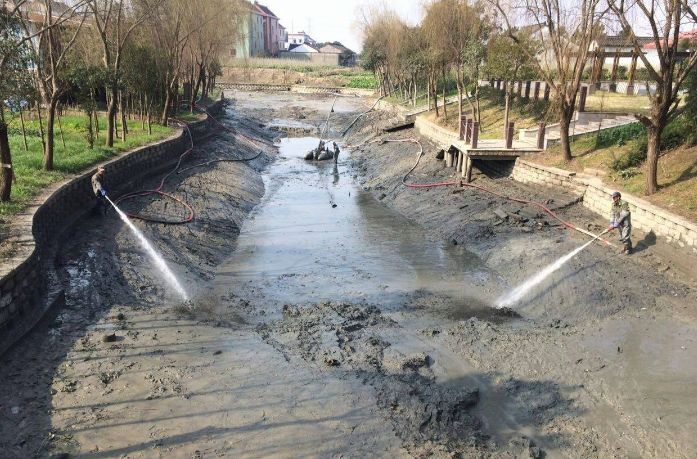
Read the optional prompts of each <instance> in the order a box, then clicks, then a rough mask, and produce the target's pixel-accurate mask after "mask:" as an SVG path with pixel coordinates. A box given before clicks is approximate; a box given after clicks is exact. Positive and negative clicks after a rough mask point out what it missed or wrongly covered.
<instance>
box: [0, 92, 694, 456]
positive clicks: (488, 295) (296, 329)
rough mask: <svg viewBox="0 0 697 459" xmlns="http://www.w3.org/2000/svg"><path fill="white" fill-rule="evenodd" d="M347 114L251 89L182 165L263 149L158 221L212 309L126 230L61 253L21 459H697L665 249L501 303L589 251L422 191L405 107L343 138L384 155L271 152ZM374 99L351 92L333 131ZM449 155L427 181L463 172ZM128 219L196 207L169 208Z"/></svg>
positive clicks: (31, 365) (6, 379)
mask: <svg viewBox="0 0 697 459" xmlns="http://www.w3.org/2000/svg"><path fill="white" fill-rule="evenodd" d="M334 102H335V101H334V97H333V96H312V97H311V96H302V95H295V94H260V93H252V94H247V93H239V92H236V93H235V94H234V101H233V104H232V106H231V109H230V111H229V112H228V117H227V118H226V120H225V121H224V122H225V123H226V124H227V125H228V126H230V127H232V128H234V129H236V132H237V134H236V135H233V134H231V133H230V132H226V131H221V135H220V136H219V137H216V138H214V139H211V140H209V141H208V142H206V143H203V144H201V145H200V146H198V147H197V150H196V154H195V155H194V157H193V158H192V159H190V160H187V162H186V163H185V164H183V166H182V167H183V168H185V167H188V166H190V165H194V164H198V163H200V162H205V161H210V160H214V159H221V158H241V157H252V156H254V155H256V154H257V153H258V152H259V151H261V152H262V154H261V155H260V156H259V157H257V158H256V159H255V160H254V161H252V162H249V163H245V162H216V163H212V164H208V165H205V166H202V167H199V168H195V169H189V170H187V171H186V172H184V173H182V174H180V175H175V176H173V178H172V181H171V182H168V183H169V184H168V186H167V187H166V188H167V189H169V190H175V194H176V195H177V196H180V197H185V198H186V200H187V201H188V202H189V203H191V204H193V206H194V208H195V210H196V212H197V217H196V220H195V221H194V223H193V224H191V225H184V226H163V225H157V224H156V225H153V224H145V223H142V222H138V223H137V224H138V226H139V227H140V228H141V229H143V231H144V232H145V233H146V235H147V236H148V237H149V238H150V239H151V240H152V241H153V242H154V245H155V246H156V247H157V249H158V250H159V251H161V252H162V253H163V255H164V257H165V259H166V260H167V262H168V263H169V264H170V266H171V267H172V268H173V270H174V271H175V273H176V274H177V275H178V276H179V277H180V278H181V280H182V283H183V284H184V285H185V287H186V288H187V290H188V291H189V293H190V294H191V296H192V297H193V298H194V303H193V308H192V309H189V308H185V307H182V305H181V304H179V301H178V299H177V298H176V297H175V296H173V295H172V294H171V292H169V291H168V290H167V289H166V288H165V287H164V285H163V282H162V281H161V279H160V278H159V276H158V275H157V274H156V273H155V272H153V270H152V269H151V268H150V263H149V260H148V259H147V257H146V255H145V254H144V252H143V250H142V249H141V248H140V247H139V246H138V245H137V244H136V242H135V241H134V239H133V238H132V236H131V235H130V233H129V232H128V231H127V229H126V228H125V227H124V226H123V225H122V224H121V223H119V222H118V220H116V218H115V216H114V215H111V216H110V217H107V219H106V220H103V219H98V218H97V217H90V218H88V219H85V220H83V221H81V222H79V224H78V225H77V226H76V228H75V231H73V232H72V233H71V237H69V238H66V240H65V243H64V244H63V247H62V250H61V251H60V257H59V259H58V260H57V263H58V264H59V267H60V268H61V269H60V271H61V272H62V274H63V282H64V283H65V285H66V286H67V287H68V289H67V293H66V301H67V305H66V307H65V308H64V309H63V310H61V311H56V313H55V314H54V315H52V316H51V317H47V318H46V320H45V321H44V322H43V323H42V324H41V326H40V327H39V328H38V329H37V330H36V331H35V332H33V333H32V334H31V335H30V336H28V337H27V338H26V339H24V340H23V341H22V342H20V343H19V345H18V346H16V347H15V348H14V349H13V350H12V351H11V352H9V353H8V354H6V355H5V356H3V358H2V360H0V365H1V368H2V370H3V371H2V373H1V374H0V425H1V427H2V429H0V451H3V454H5V455H6V456H8V457H18V458H19V457H21V458H24V457H33V456H37V457H50V456H51V455H53V454H56V455H60V454H64V455H65V454H67V455H69V456H67V457H72V456H76V457H93V458H100V457H143V458H150V457H366V456H367V457H505V458H513V457H543V456H544V455H546V457H627V456H645V457H689V456H690V454H691V452H692V451H694V450H695V448H697V444H696V443H695V439H694V438H692V437H693V436H692V435H691V432H692V430H694V429H693V426H694V422H693V419H692V413H694V411H695V409H696V408H697V406H696V404H697V401H696V400H697V397H695V395H697V387H696V386H695V382H694V381H696V380H697V378H696V377H697V374H696V373H697V369H695V368H694V365H693V362H694V361H696V359H697V342H696V341H695V338H694V337H695V336H697V334H695V332H696V331H697V330H696V328H697V325H695V320H696V319H697V317H696V314H695V311H694V304H695V303H696V301H695V299H696V296H695V290H694V287H692V286H691V285H690V284H689V282H688V281H687V280H684V279H683V278H682V276H679V275H678V274H676V275H671V273H672V271H673V270H672V269H670V270H668V271H667V272H663V271H661V270H662V268H663V267H665V266H668V263H669V260H666V259H664V258H661V256H659V255H656V252H655V247H656V246H653V245H650V244H649V243H648V242H647V241H645V242H644V243H643V244H642V245H641V247H642V250H641V251H640V252H639V253H638V256H636V257H631V258H626V257H622V258H621V257H619V256H618V255H617V254H616V253H615V252H613V251H610V250H608V249H607V248H606V247H603V246H600V245H598V246H593V247H592V248H591V249H589V250H587V251H586V252H584V253H582V254H581V255H580V256H579V257H577V258H576V259H574V260H573V261H572V262H570V263H569V264H568V265H567V266H565V268H563V269H562V270H560V271H558V272H557V273H556V274H555V275H554V276H553V277H552V278H551V279H550V280H549V282H547V283H546V284H544V285H543V286H541V288H540V289H538V290H537V291H535V292H533V293H532V295H530V297H528V298H527V299H525V301H524V302H523V303H522V304H521V305H518V306H517V307H516V308H515V309H514V310H496V309H493V308H492V307H491V304H492V303H493V302H494V301H495V300H496V298H498V296H499V295H500V294H501V293H503V292H505V291H506V290H507V289H508V287H509V286H513V285H515V284H517V283H518V282H519V281H520V280H522V279H525V278H527V277H528V276H530V275H531V274H534V273H535V272H536V271H537V270H538V269H539V268H540V267H543V266H545V265H546V264H547V263H549V262H551V261H553V260H554V259H556V258H557V257H559V256H560V255H563V254H565V253H566V252H568V251H570V250H572V249H573V248H575V247H576V246H578V245H579V244H580V243H582V242H583V241H584V240H585V239H586V238H585V237H583V236H581V235H578V234H575V233H569V232H568V231H566V230H562V229H561V228H560V227H559V226H558V225H557V224H556V223H555V222H554V221H551V220H549V219H547V218H546V217H544V216H541V215H538V212H537V210H536V209H533V208H528V207H525V206H524V207H521V206H518V205H513V204H511V203H510V202H506V201H503V200H500V199H498V198H494V197H491V196H487V195H484V196H483V195H481V194H479V193H477V192H474V191H471V190H454V189H453V188H439V189H434V190H421V191H416V190H410V189H407V188H405V187H403V186H402V185H401V179H402V176H403V175H404V173H405V172H406V171H408V170H409V169H410V168H411V167H412V165H413V163H414V161H415V159H416V156H415V154H416V150H415V149H414V148H413V147H412V146H410V145H407V146H405V145H400V146H397V144H389V143H388V144H382V145H381V144H378V143H373V144H369V145H368V144H363V142H365V141H366V140H371V139H374V138H375V136H376V135H377V134H376V133H377V132H378V131H379V128H380V126H381V124H382V123H384V122H388V120H387V119H386V117H385V115H383V114H372V115H370V116H369V117H368V118H367V119H365V120H363V121H361V122H360V123H359V124H358V125H357V126H356V129H355V131H353V133H352V134H351V135H350V137H349V138H348V139H345V140H346V142H347V143H350V144H352V145H357V144H363V146H361V147H359V149H357V150H356V151H354V152H353V153H352V154H351V156H350V157H349V156H348V155H347V154H346V151H344V153H342V156H340V161H339V163H338V164H337V165H333V164H314V163H306V162H304V161H302V160H299V159H298V157H296V156H294V155H297V154H298V153H299V152H298V151H297V148H300V147H297V146H296V150H293V149H292V148H290V147H289V145H290V146H292V145H291V144H289V143H288V142H285V143H281V144H277V145H278V146H280V148H281V151H280V153H277V152H276V149H275V148H274V147H272V146H269V145H268V144H266V143H264V142H263V141H268V140H270V139H272V138H274V137H276V136H278V135H279V134H280V133H282V132H285V133H292V134H295V135H300V134H301V135H308V134H310V133H313V135H317V132H318V131H319V130H321V128H322V126H323V123H324V122H326V119H327V116H328V110H329V107H331V105H332V104H333V103H334ZM370 103H372V101H361V100H359V99H354V98H348V97H347V98H339V99H338V100H336V106H335V112H334V114H333V115H332V116H331V119H330V129H329V134H328V135H327V137H333V138H336V137H337V136H338V133H339V132H340V131H341V130H342V128H343V127H344V126H347V125H348V124H349V123H350V122H351V120H352V119H353V118H354V117H355V115H356V113H358V112H361V111H363V110H364V109H365V107H366V105H370ZM414 135H416V134H415V133H414V132H412V131H404V132H399V133H395V134H389V135H387V136H385V137H386V138H395V137H398V138H404V137H409V136H414ZM308 142H310V140H308ZM298 145H300V146H302V148H304V144H302V143H299V144H298ZM425 151H426V156H425V157H424V158H423V159H422V162H421V164H420V165H419V167H418V168H417V170H416V171H415V174H414V175H413V176H412V177H411V178H410V179H411V180H414V181H434V180H441V179H443V178H446V177H448V175H449V174H450V173H451V172H450V171H449V170H444V169H443V166H442V164H441V163H440V162H437V161H436V160H435V158H434V156H435V153H436V151H435V148H434V147H433V146H432V145H429V144H428V143H427V142H426V143H425ZM272 159H273V161H272V162H271V160H272ZM490 175H491V176H485V175H482V174H476V176H475V178H476V183H478V184H480V185H486V186H488V187H492V188H494V189H496V190H498V191H500V192H504V193H507V194H511V195H513V194H516V195H523V196H526V197H530V198H534V199H537V200H540V201H548V202H549V204H550V205H551V206H553V207H562V208H563V210H561V211H560V212H561V213H562V214H563V215H564V216H565V217H566V218H569V219H572V220H574V221H577V222H579V223H580V224H588V225H590V227H591V228H592V229H597V228H599V227H601V226H603V224H604V222H603V221H599V220H598V219H595V218H593V217H592V215H590V214H588V213H587V212H586V211H585V210H583V209H582V208H580V206H577V205H573V204H572V201H573V199H574V197H573V196H571V195H568V194H566V193H564V192H561V191H558V190H543V189H539V188H534V187H530V186H524V185H521V184H517V183H515V182H513V181H511V180H509V179H507V178H503V177H500V176H499V175H497V174H490ZM158 183H159V177H157V178H155V177H153V179H152V181H151V182H150V183H147V184H144V188H152V187H154V186H156V185H157V184H158ZM364 190H367V191H364ZM128 210H130V211H132V212H141V213H148V214H158V215H161V214H166V215H168V216H175V217H176V216H179V215H181V213H182V209H180V208H179V207H178V206H176V205H175V204H174V203H172V202H166V201H163V200H161V199H152V200H146V201H135V202H132V203H129V206H128ZM494 210H502V211H504V212H506V213H507V214H509V216H508V217H507V218H500V217H499V216H497V213H495V212H494ZM59 457H66V456H59Z"/></svg>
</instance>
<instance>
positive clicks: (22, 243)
mask: <svg viewBox="0 0 697 459" xmlns="http://www.w3.org/2000/svg"><path fill="white" fill-rule="evenodd" d="M221 109H222V101H219V102H216V103H214V104H213V105H211V106H210V107H209V109H208V111H209V112H210V113H211V114H216V113H219V112H220V111H221ZM212 127H213V121H212V120H211V119H209V118H208V117H207V118H206V119H205V120H201V121H197V122H194V123H191V124H189V129H190V131H191V134H192V135H193V137H194V139H197V138H201V137H203V136H205V135H206V134H207V133H208V132H209V131H210V130H211V128H212ZM190 143H191V141H190V138H189V135H188V133H187V132H186V130H183V131H181V132H179V133H178V134H176V135H174V136H172V137H170V138H168V139H165V140H163V141H160V142H157V143H154V144H151V145H147V146H144V147H141V148H138V149H136V150H134V151H132V152H129V153H124V154H122V155H121V156H119V157H118V158H116V159H113V160H110V161H108V162H106V163H104V164H103V165H104V167H105V168H106V182H107V186H109V187H110V188H111V189H112V190H114V191H118V185H121V186H123V185H124V184H127V183H129V182H132V181H133V180H138V179H142V178H145V177H147V176H149V175H152V174H155V173H158V172H160V171H161V170H163V169H164V168H166V167H167V166H171V164H172V163H173V161H174V160H176V159H177V158H178V157H179V155H181V154H182V153H183V152H184V151H185V150H186V149H187V148H189V146H190ZM94 171H95V169H91V170H90V171H88V172H85V173H84V174H82V175H80V176H78V177H75V178H73V179H70V180H67V181H66V182H63V183H61V184H57V185H55V186H53V187H52V189H51V190H49V191H47V193H46V194H45V195H43V196H41V197H40V198H39V199H37V203H36V204H35V205H32V206H30V208H29V209H27V211H25V212H24V213H23V214H21V215H18V216H17V217H16V218H15V219H14V221H13V222H12V223H11V224H12V225H13V226H17V228H15V229H17V230H18V232H19V233H20V234H26V236H23V237H22V238H21V239H20V240H18V241H16V245H17V247H18V249H17V252H16V253H15V256H14V257H13V258H12V259H10V260H5V261H4V262H3V263H2V266H0V276H1V277H0V354H2V353H3V352H4V351H5V350H7V349H8V348H9V347H10V346H11V345H12V344H13V343H15V342H16V341H17V340H18V339H20V338H21V337H22V336H23V335H24V334H25V333H26V332H27V331H28V330H29V329H31V328H32V327H33V326H34V325H35V324H36V323H37V322H38V320H39V319H40V318H41V317H42V316H43V315H44V313H45V312H46V311H47V310H48V309H49V308H50V307H52V306H54V305H58V304H60V303H62V301H63V298H64V295H63V291H62V290H61V288H60V286H59V285H57V282H56V275H55V271H54V269H53V258H54V251H55V248H56V246H57V245H58V243H59V241H60V239H61V237H63V234H64V233H65V231H66V230H67V229H68V228H70V227H71V225H72V224H73V223H75V221H76V220H78V219H79V218H80V217H83V216H84V215H85V214H86V213H87V212H89V211H91V209H92V208H93V206H94V195H93V194H92V186H91V183H90V178H91V176H92V174H94Z"/></svg>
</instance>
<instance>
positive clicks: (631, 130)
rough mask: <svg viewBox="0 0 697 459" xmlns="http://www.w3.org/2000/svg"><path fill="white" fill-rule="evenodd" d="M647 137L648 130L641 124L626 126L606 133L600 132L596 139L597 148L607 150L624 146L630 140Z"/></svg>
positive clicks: (608, 130)
mask: <svg viewBox="0 0 697 459" xmlns="http://www.w3.org/2000/svg"><path fill="white" fill-rule="evenodd" d="M645 135H646V128H645V127H644V125H643V124H641V123H632V124H625V125H624V126H619V127H616V128H612V129H607V130H605V131H600V133H599V134H598V136H597V137H596V144H595V146H596V148H607V147H611V146H613V145H618V146H622V145H625V144H627V142H629V141H630V140H633V139H636V138H637V137H640V136H645Z"/></svg>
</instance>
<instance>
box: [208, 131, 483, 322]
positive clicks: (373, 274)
mask: <svg viewBox="0 0 697 459" xmlns="http://www.w3.org/2000/svg"><path fill="white" fill-rule="evenodd" d="M317 143H318V139H316V138H313V137H304V138H285V139H282V140H281V142H280V145H279V147H280V154H279V157H278V159H277V161H276V162H275V163H274V164H273V165H272V166H271V167H270V168H269V169H268V171H267V172H266V173H265V175H264V183H265V185H266V189H267V191H266V195H265V197H264V199H263V201H262V203H261V204H260V205H259V206H257V208H256V209H255V210H254V211H253V212H252V214H251V215H250V218H249V219H248V220H247V221H246V222H245V224H244V225H243V227H242V232H241V234H240V236H239V239H238V243H237V249H236V250H235V252H234V254H233V255H232V256H231V257H230V258H229V259H228V260H227V262H225V263H224V264H223V265H222V266H221V268H220V269H219V272H218V275H217V276H216V284H217V287H218V288H219V289H222V290H228V291H233V292H234V291H238V290H239V289H240V288H242V289H244V290H246V291H247V292H248V291H250V290H253V291H254V292H255V296H258V297H261V298H264V299H265V300H267V301H270V302H271V303H276V304H283V303H305V302H315V301H322V300H342V301H353V302H362V301H367V302H374V303H376V304H379V305H381V306H382V307H383V308H385V309H390V308H394V307H397V306H400V307H401V306H403V305H404V304H405V302H406V303H408V301H405V300H406V299H407V297H408V296H413V295H414V294H416V295H417V296H418V295H423V294H429V295H433V294H435V295H438V296H442V297H445V298H448V299H449V300H450V301H445V303H446V304H447V305H446V306H444V308H445V310H444V311H443V313H444V314H447V315H448V316H450V317H451V318H461V317H460V316H462V317H469V316H471V315H472V310H473V309H477V310H478V311H479V312H478V313H481V314H486V311H485V310H486V309H488V307H487V306H486V305H485V304H484V303H485V302H486V300H487V298H486V296H487V295H486V294H485V293H484V291H485V290H484V289H482V286H484V285H487V284H490V283H492V282H495V279H494V275H492V274H491V273H490V272H489V271H488V270H487V269H486V267H485V266H484V264H483V263H482V261H481V260H480V259H479V258H478V257H476V256H475V255H473V254H472V253H470V252H468V251H467V250H466V249H464V248H463V247H462V246H455V245H451V244H448V243H446V242H444V241H434V240H432V239H429V238H428V237H427V235H426V233H425V231H424V230H423V229H421V228H420V227H418V226H417V225H415V224H413V223H411V222H409V221H408V220H407V219H406V218H404V217H402V216H401V215H399V214H397V213H395V212H394V211H392V210H390V209H388V208H387V207H385V206H383V205H382V204H381V203H380V202H379V201H378V200H376V199H375V198H373V197H372V196H371V195H370V193H368V192H366V191H363V190H362V189H361V188H360V187H359V186H358V185H357V183H356V182H355V181H354V178H353V175H352V172H351V171H350V169H349V166H348V164H347V162H346V161H345V159H346V155H347V153H345V152H342V153H341V155H340V159H339V163H338V164H334V163H333V162H332V161H324V162H314V161H305V160H304V159H303V157H304V155H305V153H306V152H307V151H308V150H310V149H312V148H314V147H316V146H317Z"/></svg>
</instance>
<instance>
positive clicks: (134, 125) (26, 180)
mask: <svg viewBox="0 0 697 459" xmlns="http://www.w3.org/2000/svg"><path fill="white" fill-rule="evenodd" d="M9 121H10V122H9V124H8V125H9V128H10V149H11V151H12V163H13V167H14V171H15V176H16V178H17V181H16V183H14V184H13V185H12V200H11V201H10V202H4V203H0V219H3V220H5V219H7V217H8V216H11V215H12V214H16V213H18V212H21V211H22V210H23V209H24V208H26V206H27V203H28V201H29V200H30V199H31V198H32V197H34V196H36V195H38V194H40V193H41V192H42V191H43V190H44V189H45V188H46V187H47V186H48V185H51V184H53V183H55V182H58V181H61V180H63V179H65V178H67V177H69V176H71V175H73V174H76V173H78V172H82V171H84V170H86V169H88V168H89V167H91V166H93V165H94V164H96V163H99V162H101V161H104V160H106V159H109V158H111V157H113V156H116V155H117V154H118V153H119V152H122V151H126V150H130V149H133V148H135V147H138V146H141V145H144V144H147V143H150V142H153V141H155V140H158V139H162V138H164V137H167V136H168V135H170V134H171V133H172V132H173V129H172V128H169V127H165V126H160V125H157V124H153V125H152V131H153V133H152V135H148V133H147V128H146V130H145V131H143V130H141V127H140V121H139V120H131V121H128V122H127V124H128V128H129V134H128V136H127V138H126V142H122V141H121V140H116V141H115V142H114V147H113V148H107V147H105V146H104V145H103V144H104V140H105V126H106V118H100V120H99V126H100V128H101V131H100V133H99V138H98V139H97V140H96V141H95V145H94V148H93V149H89V148H88V146H87V141H86V139H85V133H86V132H87V128H86V125H87V123H86V119H85V116H65V117H62V118H61V124H62V127H63V137H64V138H65V146H63V142H62V140H61V135H60V129H59V127H58V123H56V132H55V152H54V155H55V156H54V166H55V169H54V170H53V171H50V172H46V171H44V170H42V168H41V167H42V160H43V147H42V143H41V137H40V136H39V132H38V130H39V123H38V121H35V120H32V121H30V120H27V121H26V122H25V127H26V130H27V144H28V147H29V148H28V150H25V148H24V141H23V140H22V135H21V131H20V130H19V129H20V120H19V118H16V119H11V120H9Z"/></svg>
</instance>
